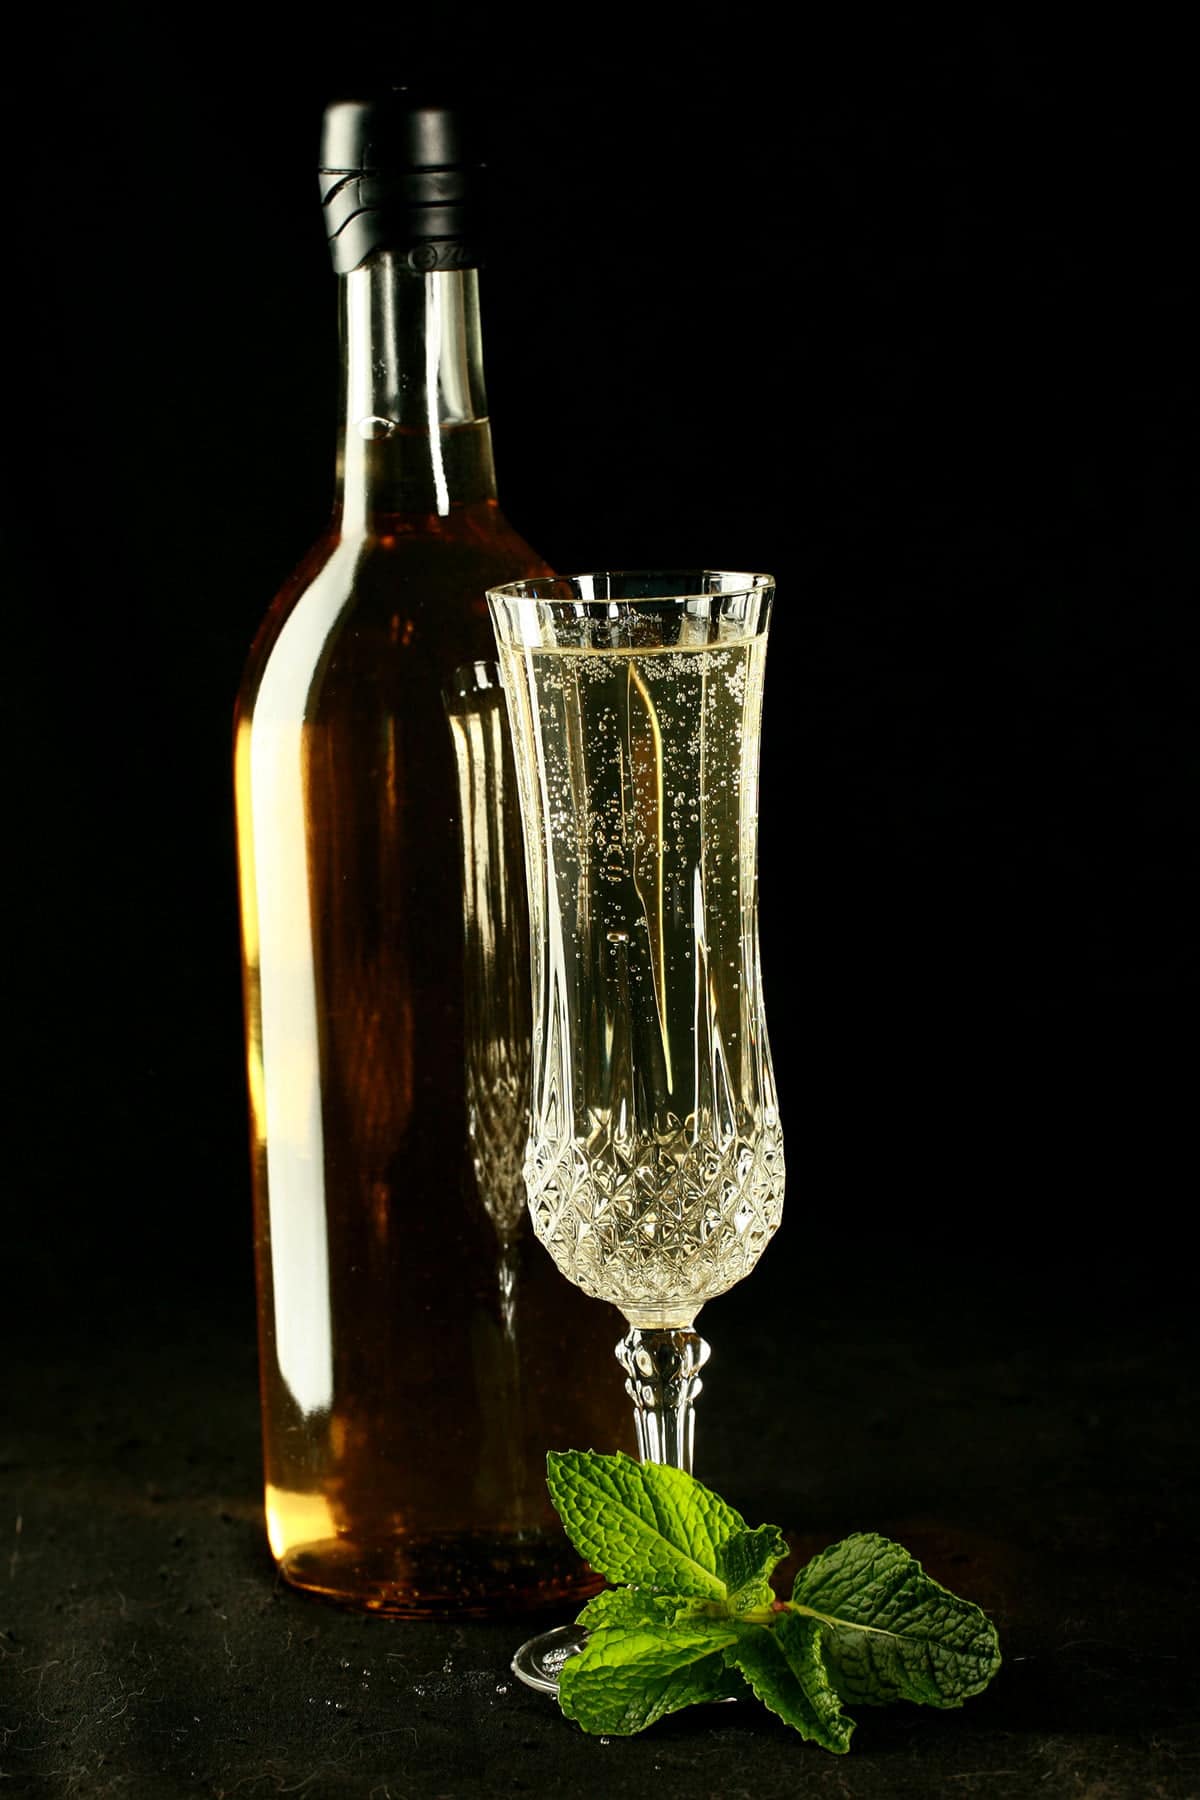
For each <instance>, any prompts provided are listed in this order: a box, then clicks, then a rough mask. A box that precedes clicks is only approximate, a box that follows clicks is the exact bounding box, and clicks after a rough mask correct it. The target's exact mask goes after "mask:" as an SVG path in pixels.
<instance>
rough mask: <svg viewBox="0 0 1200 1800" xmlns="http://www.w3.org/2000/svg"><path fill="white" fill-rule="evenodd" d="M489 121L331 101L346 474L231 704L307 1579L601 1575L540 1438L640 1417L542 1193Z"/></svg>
mask: <svg viewBox="0 0 1200 1800" xmlns="http://www.w3.org/2000/svg"><path fill="white" fill-rule="evenodd" d="M468 131H469V121H466V120H464V119H463V117H462V116H461V115H460V114H458V113H456V112H455V111H454V110H452V109H449V108H444V107H436V106H422V105H416V104H413V103H411V102H410V101H409V100H408V98H407V96H405V95H404V94H403V92H395V93H393V94H391V95H389V96H386V97H385V98H382V99H375V100H367V101H345V102H339V103H338V104H336V105H333V106H331V107H330V108H328V110H327V111H326V113H325V118H324V128H323V137H322V154H321V173H320V183H321V198H322V202H323V206H324V209H325V217H326V223H327V229H328V235H329V239H330V245H331V249H332V254H333V261H334V267H335V270H336V272H337V274H338V277H339V283H338V285H339V289H340V302H341V339H342V351H343V370H342V377H343V379H342V393H343V400H344V414H343V418H342V424H341V432H340V444H339V455H338V483H337V500H336V506H335V510H334V515H333V518H332V521H331V523H330V525H329V528H328V530H327V531H326V533H325V535H324V536H323V537H321V538H320V539H319V540H318V542H317V543H316V544H314V546H313V547H312V549H311V550H310V551H309V553H308V554H307V556H305V557H304V559H303V560H302V561H301V563H300V565H299V567H298V569H297V570H296V572H295V573H294V574H293V576H292V577H291V579H290V580H289V581H288V582H287V583H286V584H285V585H284V587H283V590H282V591H281V593H280V594H279V595H278V597H277V598H276V600H275V603H274V605H273V606H272V607H271V609H270V612H269V613H268V616H267V618H266V620H265V622H264V625H263V627H262V629H261V631H260V633H259V635H258V638H257V640H256V642H255V644H254V647H253V649H252V652H251V655H250V659H249V664H248V667H247V671H246V675H245V679H244V683H243V686H242V690H241V694H240V697H239V700H238V705H237V712H236V731H235V786H236V805H237V823H238V848H239V870H240V884H241V907H242V931H243V947H244V965H245V995H246V1021H247V1044H248V1070H249V1095H250V1113H251V1138H252V1162H253V1185H254V1204H255V1245H256V1257H257V1280H258V1298H259V1332H260V1356H261V1383H262V1406H263V1440H264V1461H265V1473H266V1518H267V1532H268V1538H269V1541H270V1545H271V1549H272V1552H273V1553H274V1555H275V1557H276V1559H277V1561H278V1563H279V1566H280V1568H281V1570H282V1573H283V1574H284V1576H285V1577H286V1578H287V1579H288V1580H289V1581H290V1582H292V1583H294V1584H295V1585H297V1586H298V1587H301V1588H305V1589H308V1590H311V1591H314V1592H317V1593H320V1594H323V1595H326V1596H329V1597H331V1598H333V1599H336V1600H339V1601H342V1602H345V1603H348V1604H351V1605H357V1606H361V1607H367V1608H372V1609H377V1610H382V1611H388V1612H394V1613H397V1614H401V1615H404V1616H409V1617H422V1616H430V1615H438V1614H455V1613H457V1614H462V1615H471V1614H485V1613H488V1612H491V1611H499V1610H505V1611H512V1610H516V1609H521V1608H526V1609H531V1608H534V1607H540V1606H544V1605H546V1604H549V1603H553V1602H555V1601H557V1600H559V1599H566V1598H570V1597H572V1596H574V1595H577V1594H581V1593H585V1592H589V1591H592V1590H593V1589H594V1587H595V1585H596V1583H595V1581H594V1579H593V1578H592V1577H591V1576H590V1574H589V1573H588V1572H587V1571H586V1569H584V1567H583V1566H582V1565H581V1564H580V1563H579V1560H578V1558H577V1557H576V1556H575V1554H574V1552H573V1551H571V1549H570V1547H569V1546H568V1545H567V1543H566V1540H565V1538H564V1537H563V1536H562V1533H561V1530H560V1528H559V1525H558V1521H557V1518H556V1515H555V1513H554V1511H553V1509H552V1507H551V1506H550V1504H549V1500H548V1497H547V1494H546V1488H545V1455H546V1451H547V1450H548V1449H556V1448H557V1449H564V1448H578V1447H585V1446H588V1445H592V1446H594V1447H596V1448H598V1449H599V1448H603V1449H613V1448H617V1447H628V1445H629V1430H628V1426H627V1423H626V1420H625V1414H626V1411H627V1405H626V1401H625V1396H624V1393H623V1391H622V1389H621V1387H620V1384H619V1381H617V1380H614V1381H612V1382H611V1383H608V1384H605V1383H604V1382H603V1381H598V1380H597V1373H596V1372H597V1370H598V1369H600V1368H603V1367H605V1366H606V1363H607V1362H608V1361H611V1354H610V1352H611V1346H612V1343H613V1342H614V1341H615V1339H616V1337H617V1336H618V1335H619V1333H620V1328H621V1322H620V1319H619V1317H618V1316H617V1314H616V1313H615V1312H611V1313H610V1314H609V1316H607V1317H605V1316H604V1314H605V1312H607V1309H601V1308H598V1307H597V1306H596V1303H595V1302H594V1301H588V1300H586V1299H585V1298H584V1297H583V1296H582V1295H579V1294H577V1293H576V1292H575V1291H574V1290H573V1289H571V1288H570V1287H569V1285H568V1284H567V1283H566V1282H564V1281H563V1279H562V1277H561V1276H560V1275H559V1274H558V1273H557V1271H556V1270H555V1269H554V1267H553V1265H552V1264H551V1262H550V1259H549V1257H547V1256H546V1254H545V1252H544V1251H543V1250H542V1249H541V1247H540V1246H539V1245H537V1244H536V1242H535V1241H534V1240H533V1238H532V1234H531V1232H530V1230H529V1228H528V1225H527V1222H526V1219H525V1213H524V1208H523V1205H521V1204H520V1192H519V1171H520V1162H521V1153H522V1150H523V1147H524V1139H525V1134H526V1131H527V1125H528V1111H527V1095H526V1093H525V1090H524V1089H523V1088H522V1087H521V1083H522V1081H523V1080H524V1081H527V1074H528V1039H527V1035H523V1034H527V1031H528V999H527V997H526V998H525V999H524V1000H522V999H521V998H520V996H521V995H522V994H523V993H524V991H525V988H526V987H527V983H528V962H527V958H528V946H527V940H523V939H522V935H521V934H522V930H523V928H524V913H523V910H522V909H521V908H520V907H519V906H517V905H516V903H515V902H516V899H517V897H518V896H519V895H520V894H521V893H522V892H523V869H522V866H521V862H520V848H519V846H520V838H519V830H520V827H519V822H518V813H517V807H516V800H515V794H514V793H513V792H512V791H511V785H510V784H511V781H512V775H511V757H510V753H509V749H508V741H507V735H506V726H505V723H504V709H503V705H502V698H503V697H502V695H501V693H500V692H499V690H498V687H497V685H496V682H495V679H494V675H493V674H489V670H490V669H491V666H492V660H491V659H492V658H493V657H494V654H495V651H494V644H493V640H492V636H491V629H490V625H489V621H488V614H487V607H486V601H485V598H484V591H485V589H486V588H487V587H488V586H489V585H493V584H495V583H497V582H500V581H505V580H509V579H516V578H518V577H520V576H523V575H528V574H533V573H537V572H540V571H542V570H543V569H544V564H543V563H542V561H541V559H540V558H539V557H538V556H537V555H536V554H535V552H534V551H533V550H531V549H530V547H529V545H528V544H526V543H525V542H524V541H523V540H522V539H521V538H520V537H519V536H518V535H517V533H516V532H515V531H514V530H513V528H512V527H511V526H510V525H509V524H508V522H507V521H506V519H505V518H504V516H503V514H502V513H501V511H500V509H499V506H498V504H497V498H496V484H495V475H494V470H493V464H492V443H491V435H490V429H489V423H488V414H487V407H486V403H485V398H484V385H483V364H482V354H481V337H480V317H479V289H478V274H477V270H478V265H479V260H480V257H479V230H478V215H479V182H480V177H481V170H480V166H479V164H478V159H477V156H476V155H475V153H474V152H473V150H472V148H471V145H470V142H469V138H468ZM514 845H515V846H516V849H515V850H514V848H513V846H514ZM481 1109H482V1113H485V1114H486V1116H482V1114H481ZM514 1172H515V1173H514ZM514 1183H515V1184H516V1185H515V1186H514ZM596 1313H600V1314H601V1316H600V1318H599V1319H597V1318H596V1317H595V1316H593V1315H595V1314H596Z"/></svg>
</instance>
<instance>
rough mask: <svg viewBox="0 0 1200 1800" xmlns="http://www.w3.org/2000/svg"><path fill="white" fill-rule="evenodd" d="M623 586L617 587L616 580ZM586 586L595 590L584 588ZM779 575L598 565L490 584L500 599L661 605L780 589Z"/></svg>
mask: <svg viewBox="0 0 1200 1800" xmlns="http://www.w3.org/2000/svg"><path fill="white" fill-rule="evenodd" d="M650 582H653V583H654V584H655V589H656V591H654V592H652V593H640V594H628V593H622V592H621V591H619V590H620V588H623V587H625V586H628V585H634V584H638V585H640V584H645V583H650ZM613 583H616V584H618V591H617V592H616V593H614V592H613V591H612V584H613ZM582 587H590V588H592V589H593V592H591V593H590V594H589V593H581V592H580V591H579V589H580V588H582ZM774 587H775V577H774V576H773V575H765V574H762V573H761V572H752V571H745V570H740V569H738V570H733V569H592V570H589V571H587V572H586V573H583V574H574V575H530V576H526V577H525V578H524V579H523V580H521V581H506V582H503V583H501V584H500V585H499V586H497V587H490V588H488V590H487V593H488V598H489V599H495V600H535V601H538V602H540V603H541V604H543V605H547V604H549V605H563V604H566V605H569V606H606V607H607V606H612V605H618V606H661V605H663V604H665V603H669V602H671V601H676V600H678V601H684V600H723V599H729V598H730V597H731V596H734V595H737V594H755V593H762V592H764V591H765V590H766V589H768V588H770V589H774Z"/></svg>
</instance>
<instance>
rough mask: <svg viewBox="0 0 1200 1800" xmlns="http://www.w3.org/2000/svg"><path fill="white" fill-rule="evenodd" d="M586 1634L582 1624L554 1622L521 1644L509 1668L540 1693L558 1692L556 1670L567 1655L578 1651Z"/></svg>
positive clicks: (574, 1654) (576, 1654) (576, 1653)
mask: <svg viewBox="0 0 1200 1800" xmlns="http://www.w3.org/2000/svg"><path fill="white" fill-rule="evenodd" d="M587 1638H588V1634H587V1628H586V1627H585V1626H583V1625H555V1626H554V1627H553V1628H552V1629H551V1630H550V1631H543V1632H540V1633H539V1634H538V1636H537V1637H533V1638H530V1639H529V1640H528V1642H527V1643H524V1644H522V1645H521V1648H520V1649H519V1650H518V1651H517V1654H516V1655H515V1656H514V1657H513V1659H512V1672H513V1674H514V1675H515V1676H516V1677H517V1679H518V1681H523V1682H524V1683H525V1686H526V1687H531V1688H536V1689H537V1690H538V1692H539V1693H540V1694H557V1692H558V1672H559V1670H560V1669H561V1668H562V1666H563V1664H564V1663H565V1662H566V1660H567V1658H568V1657H569V1656H578V1655H579V1652H580V1651H581V1650H582V1649H583V1646H584V1645H585V1644H586V1643H587Z"/></svg>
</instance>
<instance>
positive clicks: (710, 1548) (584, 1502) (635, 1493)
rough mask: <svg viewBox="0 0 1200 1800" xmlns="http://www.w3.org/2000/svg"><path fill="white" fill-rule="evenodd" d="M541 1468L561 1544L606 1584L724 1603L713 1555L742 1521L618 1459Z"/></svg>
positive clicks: (692, 1484) (576, 1458)
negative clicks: (544, 1470) (558, 1520)
mask: <svg viewBox="0 0 1200 1800" xmlns="http://www.w3.org/2000/svg"><path fill="white" fill-rule="evenodd" d="M546 1465H547V1477H546V1479H547V1482H548V1485H549V1488H550V1497H551V1499H552V1500H553V1502H554V1504H555V1506H556V1507H557V1509H558V1515H559V1517H560V1518H561V1520H562V1522H563V1526H564V1528H565V1530H566V1533H567V1536H568V1537H569V1538H570V1540H571V1542H572V1543H573V1544H574V1546H575V1548H576V1549H577V1550H578V1552H579V1554H580V1555H581V1556H583V1557H585V1558H586V1559H587V1561H588V1562H589V1563H591V1565H592V1567H593V1568H594V1569H597V1570H599V1572H600V1574H601V1575H603V1576H605V1577H606V1579H607V1580H609V1581H613V1582H632V1583H633V1584H634V1585H635V1586H638V1587H649V1588H657V1589H659V1590H660V1591H661V1592H664V1593H668V1594H679V1595H689V1594H690V1595H695V1596H697V1597H698V1598H701V1599H708V1600H721V1601H723V1600H724V1599H725V1597H726V1591H727V1590H726V1584H725V1581H724V1579H723V1578H722V1576H721V1575H719V1574H718V1572H717V1554H718V1550H719V1549H720V1547H721V1546H722V1545H724V1544H725V1543H726V1542H727V1540H728V1539H729V1538H731V1537H732V1536H733V1534H734V1533H735V1532H739V1531H742V1532H744V1531H745V1529H746V1521H745V1520H744V1519H743V1518H742V1515H741V1514H740V1513H738V1512H735V1511H734V1509H733V1508H732V1506H727V1505H726V1503H725V1502H724V1500H721V1499H719V1498H718V1497H717V1495H716V1494H714V1493H712V1492H710V1490H709V1489H708V1488H706V1487H704V1486H703V1485H702V1484H701V1483H700V1482H699V1481H696V1480H695V1479H694V1478H693V1477H692V1476H691V1475H685V1474H684V1473H683V1471H682V1470H681V1469H668V1468H667V1467H665V1466H664V1465H663V1464H661V1463H638V1462H634V1460H633V1458H632V1457H631V1456H626V1455H625V1454H624V1452H623V1451H617V1453H616V1454H615V1455H613V1456H602V1455H600V1454H599V1452H597V1451H592V1450H566V1451H561V1452H560V1451H553V1450H552V1451H551V1452H550V1455H549V1456H548V1457H547V1458H546ZM614 1729H615V1728H614Z"/></svg>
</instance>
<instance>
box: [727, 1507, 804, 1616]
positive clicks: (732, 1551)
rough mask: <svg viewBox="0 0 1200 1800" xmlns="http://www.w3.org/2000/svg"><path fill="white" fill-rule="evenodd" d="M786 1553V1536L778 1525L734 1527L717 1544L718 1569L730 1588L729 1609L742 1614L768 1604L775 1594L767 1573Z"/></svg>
mask: <svg viewBox="0 0 1200 1800" xmlns="http://www.w3.org/2000/svg"><path fill="white" fill-rule="evenodd" d="M787 1553H788V1544H787V1539H786V1538H785V1537H784V1535H783V1533H782V1531H780V1529H779V1527H778V1525H760V1526H759V1527H758V1529H757V1530H756V1531H735V1532H734V1534H733V1536H732V1537H730V1538H727V1539H726V1540H725V1542H724V1543H723V1544H721V1545H719V1546H718V1549H717V1573H718V1575H720V1577H721V1579H722V1580H723V1581H724V1583H725V1586H726V1587H727V1588H728V1590H729V1610H730V1612H733V1613H737V1614H741V1613H745V1612H750V1611H752V1610H754V1609H755V1608H757V1607H763V1606H770V1604H771V1602H772V1600H774V1598H775V1595H774V1592H773V1591H772V1588H771V1584H770V1582H769V1581H768V1580H767V1577H768V1576H769V1575H770V1573H771V1570H772V1569H773V1568H774V1567H775V1565H776V1564H777V1563H781V1562H782V1561H783V1559H784V1557H785V1556H786V1555H787Z"/></svg>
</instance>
